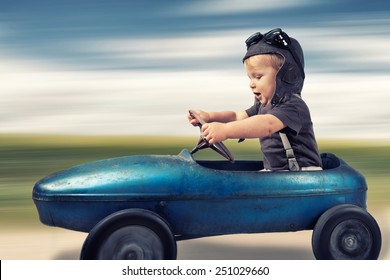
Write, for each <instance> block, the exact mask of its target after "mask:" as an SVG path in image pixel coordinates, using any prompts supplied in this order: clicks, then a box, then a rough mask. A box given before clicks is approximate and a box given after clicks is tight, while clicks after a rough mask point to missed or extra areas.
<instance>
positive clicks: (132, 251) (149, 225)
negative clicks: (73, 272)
mask: <svg viewBox="0 0 390 280" xmlns="http://www.w3.org/2000/svg"><path fill="white" fill-rule="evenodd" d="M176 256H177V246H176V240H175V238H174V236H173V234H172V231H171V229H170V227H169V225H168V224H167V223H166V222H165V221H164V219H163V218H161V217H160V216H159V215H157V214H156V213H154V212H152V211H149V210H145V209H128V210H122V211H119V212H116V213H113V214H111V215H109V216H107V217H106V218H104V219H103V220H102V221H100V222H99V223H98V224H97V225H96V226H95V227H94V228H93V229H92V230H91V231H90V233H89V234H88V236H87V238H86V240H85V242H84V244H83V247H82V250H81V254H80V259H81V260H99V259H165V260H174V259H176Z"/></svg>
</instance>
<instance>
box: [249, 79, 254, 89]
mask: <svg viewBox="0 0 390 280" xmlns="http://www.w3.org/2000/svg"><path fill="white" fill-rule="evenodd" d="M249 87H250V88H254V87H255V83H254V82H253V80H250V82H249Z"/></svg>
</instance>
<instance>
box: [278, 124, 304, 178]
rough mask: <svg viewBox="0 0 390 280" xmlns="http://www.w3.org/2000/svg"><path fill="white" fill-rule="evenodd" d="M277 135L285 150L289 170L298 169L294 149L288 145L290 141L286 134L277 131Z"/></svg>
mask: <svg viewBox="0 0 390 280" xmlns="http://www.w3.org/2000/svg"><path fill="white" fill-rule="evenodd" d="M279 135H280V138H281V139H282V143H283V147H284V150H285V151H286V156H287V160H288V169H289V170H290V171H299V170H300V167H299V164H298V161H297V159H296V158H295V155H294V150H293V149H292V147H291V145H290V141H288V138H287V135H286V134H284V133H282V132H279Z"/></svg>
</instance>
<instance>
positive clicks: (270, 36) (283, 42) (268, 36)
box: [245, 28, 305, 78]
mask: <svg viewBox="0 0 390 280" xmlns="http://www.w3.org/2000/svg"><path fill="white" fill-rule="evenodd" d="M263 39H264V42H265V43H267V44H269V45H271V46H274V47H277V48H281V49H286V50H289V51H290V53H291V55H292V56H293V58H294V60H295V62H296V63H297V65H298V67H299V70H300V71H301V74H302V78H305V72H304V71H303V66H302V64H301V61H300V60H299V58H298V55H297V53H296V52H295V50H294V47H293V45H292V44H291V39H290V37H289V36H288V35H287V34H286V32H283V31H282V29H280V28H275V29H272V30H271V31H268V32H267V33H265V34H264V35H263V34H261V33H260V32H256V33H255V34H253V35H252V36H250V37H249V38H248V39H246V40H245V44H246V48H247V50H248V49H249V47H250V46H252V45H254V44H257V43H258V42H260V41H261V40H263Z"/></svg>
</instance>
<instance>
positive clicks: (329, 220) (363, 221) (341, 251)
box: [312, 204, 382, 260]
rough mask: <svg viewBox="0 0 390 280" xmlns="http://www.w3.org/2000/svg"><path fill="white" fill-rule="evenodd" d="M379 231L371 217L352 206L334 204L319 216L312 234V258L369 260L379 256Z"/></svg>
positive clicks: (364, 211)
mask: <svg viewBox="0 0 390 280" xmlns="http://www.w3.org/2000/svg"><path fill="white" fill-rule="evenodd" d="M381 244H382V238H381V232H380V229H379V226H378V224H377V223H376V221H375V219H374V218H373V217H372V216H371V215H370V214H369V213H368V212H367V211H366V210H364V209H362V208H360V207H357V206H355V205H349V204H344V205H338V206H335V207H333V208H331V209H329V210H327V211H325V213H324V214H322V215H321V217H320V218H319V219H318V221H317V223H316V225H315V227H314V230H313V236H312V247H313V253H314V256H315V257H316V259H322V260H324V259H328V260H329V259H330V260H332V259H333V260H339V259H344V260H345V259H349V260H358V259H360V260H369V259H377V258H378V257H379V253H380V249H381Z"/></svg>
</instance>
